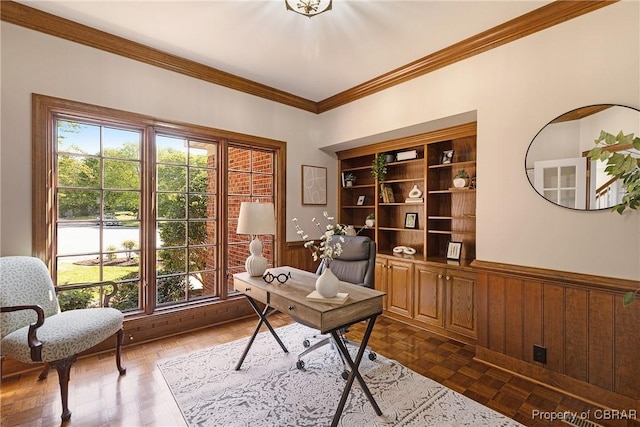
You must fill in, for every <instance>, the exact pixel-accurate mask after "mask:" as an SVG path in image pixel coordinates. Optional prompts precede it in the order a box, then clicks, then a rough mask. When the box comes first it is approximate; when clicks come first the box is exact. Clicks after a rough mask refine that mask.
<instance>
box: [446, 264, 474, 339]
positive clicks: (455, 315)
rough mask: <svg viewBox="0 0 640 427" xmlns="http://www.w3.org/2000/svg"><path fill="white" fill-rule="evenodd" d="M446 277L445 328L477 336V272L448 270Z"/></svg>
mask: <svg viewBox="0 0 640 427" xmlns="http://www.w3.org/2000/svg"><path fill="white" fill-rule="evenodd" d="M444 278H445V286H446V288H447V290H446V292H447V296H446V304H447V307H446V310H445V312H446V316H445V320H446V322H445V328H446V329H448V330H450V331H453V332H457V333H459V334H461V335H465V336H468V337H470V338H477V326H476V323H477V319H476V306H475V291H476V276H475V274H473V273H468V272H463V271H455V270H446V272H445V277H444Z"/></svg>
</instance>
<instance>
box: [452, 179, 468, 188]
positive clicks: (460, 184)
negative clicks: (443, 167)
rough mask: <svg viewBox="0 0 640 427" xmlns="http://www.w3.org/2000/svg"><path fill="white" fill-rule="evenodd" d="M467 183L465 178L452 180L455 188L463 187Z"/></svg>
mask: <svg viewBox="0 0 640 427" xmlns="http://www.w3.org/2000/svg"><path fill="white" fill-rule="evenodd" d="M466 185H467V180H466V179H464V178H456V179H454V180H453V186H454V187H456V188H463V187H465V186H466Z"/></svg>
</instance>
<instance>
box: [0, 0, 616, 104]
mask: <svg viewBox="0 0 640 427" xmlns="http://www.w3.org/2000/svg"><path fill="white" fill-rule="evenodd" d="M618 1H619V0H590V1H561V0H558V1H554V2H553V3H549V4H547V5H545V6H543V7H541V8H538V9H536V10H533V11H531V12H529V13H526V14H524V15H522V16H519V17H517V18H515V19H512V20H510V21H507V22H505V23H503V24H500V25H498V26H496V27H493V28H491V29H489V30H487V31H484V32H482V33H479V34H477V35H475V36H473V37H470V38H468V39H466V40H463V41H461V42H458V43H456V44H453V45H451V46H449V47H447V48H444V49H442V50H440V51H438V52H435V53H433V54H431V55H428V56H425V57H423V58H420V59H418V60H416V61H413V62H411V63H409V64H407V65H404V66H402V67H400V68H397V69H395V70H392V71H389V72H388V73H385V74H383V75H381V76H378V77H375V78H373V79H371V80H369V81H367V82H364V83H362V84H359V85H357V86H354V87H353V88H351V89H347V90H345V91H343V92H340V93H338V94H336V95H333V96H331V97H329V98H326V99H324V100H322V101H319V102H314V101H311V100H309V99H305V98H302V97H300V96H297V95H294V94H291V93H289V92H285V91H282V90H279V89H275V88H272V87H270V86H266V85H263V84H261V83H257V82H254V81H252V80H248V79H245V78H242V77H238V76H235V75H233V74H230V73H227V72H224V71H221V70H218V69H216V68H213V67H208V66H206V65H203V64H200V63H198V62H195V61H191V60H188V59H184V58H181V57H178V56H175V55H171V54H168V53H166V52H163V51H160V50H158V49H154V48H151V47H149V46H146V45H143V44H140V43H136V42H133V41H131V40H127V39H125V38H122V37H119V36H115V35H113V34H109V33H106V32H104V31H100V30H97V29H95V28H91V27H88V26H86V25H82V24H79V23H77V22H73V21H70V20H68V19H64V18H61V17H59V16H55V15H52V14H50V13H46V12H42V11H40V10H37V9H34V8H31V7H29V6H25V5H23V4H20V3H16V2H14V1H11V0H2V7H1V8H0V15H1V18H2V20H3V21H5V22H9V23H11V24H15V25H19V26H22V27H25V28H29V29H31V30H35V31H39V32H42V33H45V34H49V35H52V36H55V37H60V38H63V39H66V40H70V41H72V42H76V43H80V44H83V45H86V46H90V47H93V48H96V49H100V50H103V51H106V52H110V53H113V54H116V55H121V56H124V57H126V58H129V59H133V60H135V61H140V62H143V63H146V64H149V65H153V66H156V67H159V68H163V69H165V70H169V71H174V72H176V73H180V74H184V75H186V76H189V77H193V78H196V79H200V80H204V81H207V82H210V83H214V84H217V85H220V86H224V87H227V88H229V89H233V90H237V91H240V92H244V93H248V94H251V95H255V96H258V97H260V98H264V99H268V100H270V101H274V102H278V103H281V104H284V105H288V106H291V107H295V108H299V109H301V110H305V111H309V112H312V113H316V114H320V113H324V112H326V111H329V110H332V109H334V108H337V107H340V106H342V105H345V104H348V103H350V102H353V101H356V100H358V99H361V98H364V97H366V96H369V95H372V94H374V93H376V92H380V91H382V90H385V89H388V88H390V87H392V86H395V85H398V84H400V83H404V82H406V81H408V80H411V79H414V78H416V77H420V76H422V75H424V74H427V73H430V72H432V71H434V70H437V69H440V68H443V67H446V66H447V65H451V64H453V63H455V62H458V61H462V60H464V59H467V58H470V57H472V56H474V55H477V54H479V53H482V52H486V51H488V50H490V49H493V48H496V47H499V46H502V45H504V44H507V43H510V42H512V41H514V40H517V39H519V38H522V37H526V36H528V35H530V34H533V33H536V32H538V31H542V30H544V29H547V28H549V27H552V26H554V25H557V24H560V23H562V22H565V21H568V20H570V19H573V18H576V17H578V16H581V15H584V14H586V13H590V12H593V11H594V10H597V9H600V8H602V7H605V6H609V5H611V4H614V3H616V2H618Z"/></svg>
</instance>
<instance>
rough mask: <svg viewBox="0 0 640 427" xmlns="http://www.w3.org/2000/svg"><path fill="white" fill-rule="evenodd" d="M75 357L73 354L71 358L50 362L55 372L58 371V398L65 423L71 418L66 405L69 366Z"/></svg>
mask: <svg viewBox="0 0 640 427" xmlns="http://www.w3.org/2000/svg"><path fill="white" fill-rule="evenodd" d="M77 356H78V355H77V354H74V355H73V356H71V357H67V358H66V359H62V360H56V361H55V362H50V365H51V366H53V367H54V368H55V369H56V371H58V381H59V382H60V396H61V398H62V416H61V417H62V421H67V420H68V419H69V418H71V411H70V410H69V405H68V396H69V378H70V377H71V375H70V372H71V365H73V362H75V361H76V357H77Z"/></svg>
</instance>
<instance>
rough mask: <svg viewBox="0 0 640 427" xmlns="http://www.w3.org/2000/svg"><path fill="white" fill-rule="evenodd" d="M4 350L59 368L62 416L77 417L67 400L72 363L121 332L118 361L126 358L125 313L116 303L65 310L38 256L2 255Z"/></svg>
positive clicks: (9, 354)
mask: <svg viewBox="0 0 640 427" xmlns="http://www.w3.org/2000/svg"><path fill="white" fill-rule="evenodd" d="M0 313H2V314H1V315H0V316H1V322H0V323H1V341H0V355H1V356H2V358H4V357H11V358H13V359H16V360H18V361H20V362H23V363H45V364H46V365H45V369H44V370H43V372H42V374H41V375H40V379H44V378H46V376H47V374H48V366H52V367H53V368H55V369H56V371H58V379H59V382H60V394H61V398H62V420H63V421H66V420H68V419H69V418H70V417H71V411H69V407H68V404H67V397H68V386H69V373H70V370H71V365H72V364H73V362H75V360H76V358H77V356H78V354H79V353H81V352H82V351H85V350H88V349H89V348H91V347H93V346H95V345H96V344H99V343H100V342H102V341H104V340H105V339H107V338H109V337H110V336H112V335H114V334H117V340H116V343H117V344H116V366H117V368H118V371H119V372H120V375H122V374H124V373H125V372H126V369H125V368H123V367H122V365H121V362H120V353H121V346H122V340H123V337H124V330H123V328H122V322H123V319H124V316H123V314H122V313H121V312H120V311H118V310H116V309H114V308H90V309H80V310H70V311H64V312H61V311H60V305H59V304H58V299H57V297H56V291H55V288H54V286H53V282H52V281H51V278H50V276H49V271H48V270H47V267H46V266H45V264H44V263H43V262H42V261H41V260H40V259H38V258H32V257H26V256H12V257H2V258H0Z"/></svg>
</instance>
